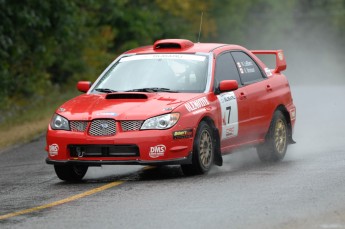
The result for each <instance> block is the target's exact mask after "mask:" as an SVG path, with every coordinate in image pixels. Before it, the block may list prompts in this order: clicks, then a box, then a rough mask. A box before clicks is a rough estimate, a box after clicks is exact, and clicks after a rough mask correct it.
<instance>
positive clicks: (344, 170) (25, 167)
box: [0, 86, 345, 228]
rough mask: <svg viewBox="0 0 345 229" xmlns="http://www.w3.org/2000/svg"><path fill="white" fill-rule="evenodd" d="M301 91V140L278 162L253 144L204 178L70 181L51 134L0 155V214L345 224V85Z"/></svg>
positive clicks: (92, 222) (158, 222)
mask: <svg viewBox="0 0 345 229" xmlns="http://www.w3.org/2000/svg"><path fill="white" fill-rule="evenodd" d="M293 93H294V98H295V103H296V105H297V125H296V130H295V136H294V138H295V140H296V141H297V144H295V145H291V146H289V149H288V153H287V155H286V157H285V159H284V160H283V161H282V162H280V163H277V164H262V163H261V162H260V161H259V160H258V158H257V156H256V153H255V151H254V149H248V150H246V151H241V152H236V153H234V154H232V155H229V156H226V157H224V159H225V162H224V165H223V166H222V167H214V168H213V169H212V171H211V172H210V173H209V174H207V175H204V176H194V177H185V176H183V175H182V172H181V170H180V168H179V167H178V166H170V167H161V168H148V167H140V166H104V167H102V168H91V169H89V171H88V173H87V174H86V177H85V179H84V182H82V183H79V184H68V183H64V182H61V181H60V180H59V179H58V178H57V177H56V176H55V173H54V171H53V167H52V166H50V165H46V164H45V162H44V159H45V157H46V153H45V151H44V144H45V143H44V136H42V137H40V138H38V139H37V140H35V141H33V142H31V143H29V144H25V145H21V146H18V147H15V148H12V149H9V150H7V151H4V152H1V153H0V218H1V217H2V216H4V215H7V214H10V213H14V214H13V215H7V217H5V219H2V220H0V228H70V227H76V228H97V227H98V228H345V122H344V119H343V116H344V112H345V107H344V104H345V103H344V98H345V87H342V86H327V87H326V86H325V87H321V86H319V87H304V86H296V87H293ZM117 181H121V182H122V183H116V182H117ZM105 185H110V186H105ZM78 194H80V195H79V196H75V195H78ZM66 198H67V199H66ZM61 200H64V201H65V203H63V204H58V203H61V202H57V201H61ZM41 208H44V209H41ZM27 209H29V210H28V211H27V212H23V211H22V210H27ZM20 211H22V212H21V213H20V214H17V215H16V214H15V213H16V212H20Z"/></svg>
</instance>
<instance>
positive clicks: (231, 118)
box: [217, 92, 238, 139]
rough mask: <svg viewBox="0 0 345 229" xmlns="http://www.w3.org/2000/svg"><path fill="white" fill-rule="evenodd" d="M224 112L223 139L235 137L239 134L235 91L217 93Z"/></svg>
mask: <svg viewBox="0 0 345 229" xmlns="http://www.w3.org/2000/svg"><path fill="white" fill-rule="evenodd" d="M217 97H218V100H219V103H220V108H221V112H222V139H226V138H233V137H236V136H237V134H238V108H237V99H236V96H235V94H234V93H233V92H226V93H222V94H221V95H217Z"/></svg>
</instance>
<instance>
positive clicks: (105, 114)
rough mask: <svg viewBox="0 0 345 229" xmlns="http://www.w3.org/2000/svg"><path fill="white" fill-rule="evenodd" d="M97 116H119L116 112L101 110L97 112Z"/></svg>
mask: <svg viewBox="0 0 345 229" xmlns="http://www.w3.org/2000/svg"><path fill="white" fill-rule="evenodd" d="M96 115H97V116H117V115H118V114H117V113H115V112H107V111H106V112H100V113H97V114H96Z"/></svg>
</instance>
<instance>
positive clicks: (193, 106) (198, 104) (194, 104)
mask: <svg viewBox="0 0 345 229" xmlns="http://www.w3.org/2000/svg"><path fill="white" fill-rule="evenodd" d="M207 105H210V103H209V102H208V100H207V99H206V97H202V98H200V99H197V100H194V101H191V102H187V103H186V104H185V105H184V106H185V107H186V109H187V110H188V111H189V112H191V111H195V110H197V109H199V108H202V107H205V106H207Z"/></svg>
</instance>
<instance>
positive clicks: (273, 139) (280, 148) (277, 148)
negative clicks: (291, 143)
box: [256, 110, 288, 162]
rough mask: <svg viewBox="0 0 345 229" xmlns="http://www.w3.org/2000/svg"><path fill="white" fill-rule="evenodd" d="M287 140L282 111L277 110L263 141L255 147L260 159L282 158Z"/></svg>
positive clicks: (272, 159) (271, 160) (274, 159)
mask: <svg viewBox="0 0 345 229" xmlns="http://www.w3.org/2000/svg"><path fill="white" fill-rule="evenodd" d="M287 140H288V128H287V123H286V119H285V116H284V115H283V113H282V112H281V111H279V110H278V111H276V112H275V113H274V115H273V118H272V121H271V124H270V128H269V130H268V133H267V136H266V141H265V143H264V144H262V145H260V146H258V147H257V148H256V149H257V153H258V156H259V158H260V160H261V161H264V162H273V161H280V160H282V159H283V158H284V156H285V154H286V150H287V145H288V141H287Z"/></svg>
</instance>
